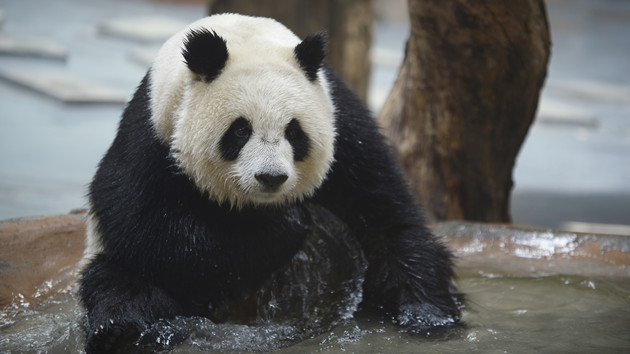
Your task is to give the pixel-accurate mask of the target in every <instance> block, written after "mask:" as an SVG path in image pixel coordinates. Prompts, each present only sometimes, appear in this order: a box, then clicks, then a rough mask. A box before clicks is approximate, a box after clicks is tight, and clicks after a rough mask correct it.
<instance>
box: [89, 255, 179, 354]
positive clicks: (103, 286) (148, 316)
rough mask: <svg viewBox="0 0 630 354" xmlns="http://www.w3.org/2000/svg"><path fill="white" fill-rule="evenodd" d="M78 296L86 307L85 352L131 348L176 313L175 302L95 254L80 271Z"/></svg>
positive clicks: (156, 288) (162, 292) (163, 293)
mask: <svg viewBox="0 0 630 354" xmlns="http://www.w3.org/2000/svg"><path fill="white" fill-rule="evenodd" d="M79 295H80V298H81V301H82V303H83V305H84V306H85V308H86V309H87V320H86V324H85V325H86V331H87V341H86V351H87V352H88V353H90V352H109V351H114V350H118V349H121V348H125V347H126V348H131V347H130V346H131V345H134V344H136V342H137V341H138V339H139V337H140V335H141V334H142V333H143V331H145V330H147V329H148V328H149V327H150V326H151V325H152V324H153V323H155V322H157V321H158V320H159V319H168V318H172V317H174V316H175V314H176V313H177V311H178V310H177V309H178V307H179V306H178V304H177V302H176V301H175V300H174V299H172V298H171V297H170V296H169V295H168V294H166V293H165V292H164V291H163V290H162V289H160V288H159V287H156V286H154V285H152V284H149V283H147V282H146V281H143V280H141V279H140V278H139V277H137V276H134V275H133V274H130V273H129V272H125V271H122V270H121V269H117V267H115V266H114V265H112V264H109V262H108V261H107V260H106V259H105V257H104V256H103V255H98V256H96V258H95V259H94V260H92V261H91V263H90V264H88V265H87V267H86V268H85V270H84V271H83V276H82V279H81V283H80V290H79Z"/></svg>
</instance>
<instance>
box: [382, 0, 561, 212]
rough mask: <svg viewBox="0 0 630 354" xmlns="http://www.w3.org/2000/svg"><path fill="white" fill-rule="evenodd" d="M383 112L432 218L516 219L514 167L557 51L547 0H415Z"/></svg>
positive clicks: (413, 184)
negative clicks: (511, 200)
mask: <svg viewBox="0 0 630 354" xmlns="http://www.w3.org/2000/svg"><path fill="white" fill-rule="evenodd" d="M409 13H410V20H411V34H410V38H409V40H408V42H407V48H406V52H405V60H404V62H403V64H402V67H401V69H400V72H399V74H398V78H397V80H396V82H395V84H394V87H393V89H392V91H391V92H390V95H389V97H388V99H387V101H386V103H385V106H384V108H383V110H382V111H381V114H380V116H379V121H380V124H381V125H382V126H383V127H384V132H385V134H386V135H387V136H388V138H389V139H390V141H391V142H392V145H393V148H394V152H395V154H396V155H397V158H398V159H399V162H400V163H401V165H402V167H403V169H404V172H405V175H406V177H407V180H408V182H409V184H410V185H411V187H412V189H414V193H415V196H416V197H417V199H418V200H419V201H420V202H421V203H423V205H424V207H425V210H426V212H427V216H428V218H429V219H430V220H447V219H465V220H476V221H494V222H509V221H510V214H509V198H510V192H511V189H512V185H513V182H512V168H513V166H514V161H515V159H516V155H517V154H518V151H519V149H520V146H521V144H522V142H523V140H524V139H525V136H526V134H527V131H528V129H529V126H530V125H531V123H532V121H533V118H534V115H535V112H536V108H537V105H538V97H539V93H540V89H541V87H542V85H543V82H544V79H545V76H546V72H547V63H548V60H549V53H550V39H549V26H548V23H547V14H546V10H545V6H544V2H543V0H510V1H505V0H483V1H468V0H450V1H439V0H409Z"/></svg>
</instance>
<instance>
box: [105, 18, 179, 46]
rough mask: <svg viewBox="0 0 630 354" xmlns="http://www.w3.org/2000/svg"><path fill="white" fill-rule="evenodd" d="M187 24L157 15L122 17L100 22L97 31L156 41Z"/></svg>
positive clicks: (144, 40) (116, 35) (162, 39)
mask: <svg viewBox="0 0 630 354" xmlns="http://www.w3.org/2000/svg"><path fill="white" fill-rule="evenodd" d="M187 25H188V23H185V22H181V21H177V20H173V19H171V18H168V17H159V16H155V17H135V18H122V19H114V20H109V21H106V22H104V23H102V24H101V25H100V26H99V32H100V33H102V34H106V35H110V36H115V37H119V38H124V39H129V40H135V41H141V42H157V41H164V40H166V39H168V38H169V37H170V36H172V35H173V34H175V33H177V32H178V31H180V30H182V29H184V28H185V27H186V26H187Z"/></svg>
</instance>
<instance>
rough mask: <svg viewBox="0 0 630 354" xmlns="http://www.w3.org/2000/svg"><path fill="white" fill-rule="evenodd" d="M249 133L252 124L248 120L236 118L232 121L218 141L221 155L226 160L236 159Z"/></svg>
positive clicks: (250, 132)
mask: <svg viewBox="0 0 630 354" xmlns="http://www.w3.org/2000/svg"><path fill="white" fill-rule="evenodd" d="M251 135H252V125H251V124H250V123H249V121H248V120H247V119H245V118H237V119H236V120H235V121H234V122H232V124H231V125H230V127H229V128H228V130H227V132H225V134H223V137H222V138H221V141H220V142H219V149H221V156H223V158H224V159H225V160H226V161H234V160H236V158H237V157H238V154H239V153H240V152H241V149H243V146H245V144H247V141H248V140H249V137H250V136H251Z"/></svg>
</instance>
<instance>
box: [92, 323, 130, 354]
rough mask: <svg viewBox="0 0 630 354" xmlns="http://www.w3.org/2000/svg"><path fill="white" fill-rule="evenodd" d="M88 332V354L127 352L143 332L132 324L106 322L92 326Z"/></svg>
mask: <svg viewBox="0 0 630 354" xmlns="http://www.w3.org/2000/svg"><path fill="white" fill-rule="evenodd" d="M91 327H92V330H90V331H89V332H88V336H87V343H86V346H85V351H86V353H116V352H126V351H127V350H125V348H127V349H129V348H130V346H132V345H134V344H135V342H136V341H137V340H138V338H139V337H140V333H141V330H140V328H138V326H136V325H134V324H132V323H123V322H119V321H118V322H117V321H115V320H114V319H109V320H106V321H104V322H102V323H100V324H96V325H93V326H91Z"/></svg>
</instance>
